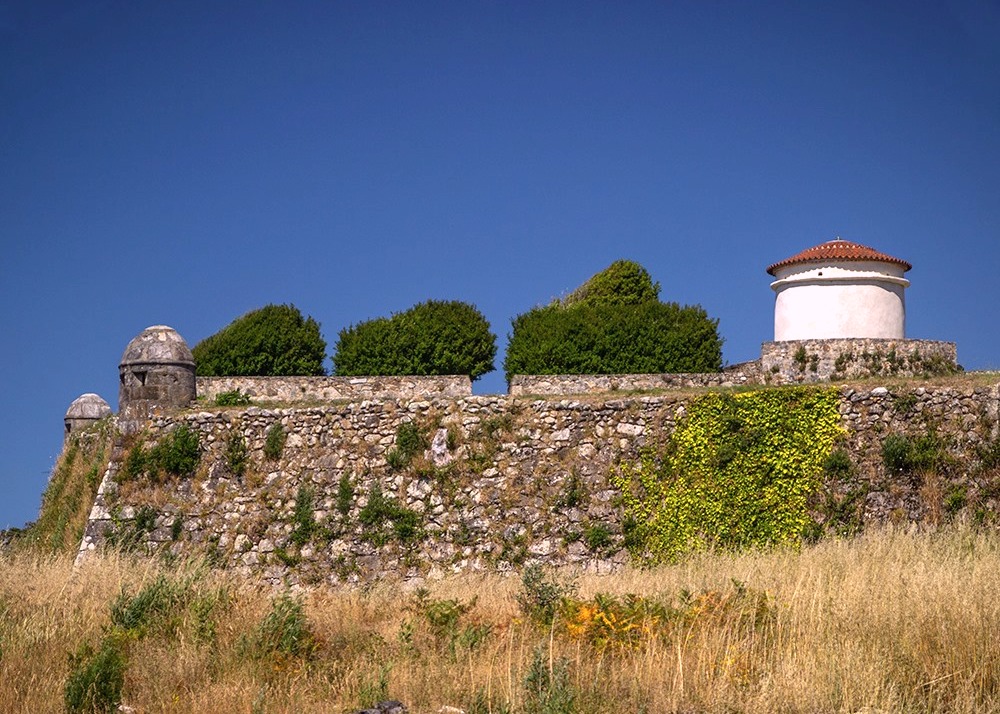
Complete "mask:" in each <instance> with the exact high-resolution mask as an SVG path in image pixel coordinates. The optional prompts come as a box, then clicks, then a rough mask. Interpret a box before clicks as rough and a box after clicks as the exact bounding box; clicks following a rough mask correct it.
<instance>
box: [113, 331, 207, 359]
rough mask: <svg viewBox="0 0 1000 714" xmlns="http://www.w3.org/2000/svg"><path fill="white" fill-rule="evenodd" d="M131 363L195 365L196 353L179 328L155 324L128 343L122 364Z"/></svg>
mask: <svg viewBox="0 0 1000 714" xmlns="http://www.w3.org/2000/svg"><path fill="white" fill-rule="evenodd" d="M129 364H186V365H194V355H192V354H191V350H190V349H189V348H188V346H187V342H185V341H184V338H183V337H181V336H180V335H179V334H178V333H177V330H175V329H174V328H172V327H167V326H166V325H153V326H152V327H147V328H146V329H145V330H143V331H142V332H140V333H139V334H138V335H137V336H136V337H135V338H134V339H133V340H132V341H131V342H129V343H128V347H126V348H125V353H124V354H123V355H122V361H121V365H120V366H122V367H124V366H125V365H129Z"/></svg>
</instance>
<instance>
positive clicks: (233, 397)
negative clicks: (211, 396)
mask: <svg viewBox="0 0 1000 714" xmlns="http://www.w3.org/2000/svg"><path fill="white" fill-rule="evenodd" d="M249 404H250V395H249V394H244V393H243V392H241V391H240V390H239V389H231V390H229V391H228V392H220V393H219V394H216V395H215V406H217V407H245V406H249Z"/></svg>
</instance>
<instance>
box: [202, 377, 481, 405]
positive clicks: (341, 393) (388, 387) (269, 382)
mask: <svg viewBox="0 0 1000 714" xmlns="http://www.w3.org/2000/svg"><path fill="white" fill-rule="evenodd" d="M197 390H198V398H199V399H202V400H205V401H209V402H212V401H214V400H215V397H216V396H218V395H219V394H222V393H223V392H232V391H235V390H239V391H240V392H242V393H243V394H246V395H247V396H249V397H250V398H251V399H253V400H255V401H263V402H277V403H281V404H296V403H321V402H335V401H356V402H360V401H365V400H376V401H378V400H385V399H404V400H405V399H430V398H442V397H448V398H452V399H456V398H459V397H465V396H469V395H471V394H472V381H471V380H470V379H469V377H468V376H467V375H447V376H433V377H420V376H409V377H198V380H197Z"/></svg>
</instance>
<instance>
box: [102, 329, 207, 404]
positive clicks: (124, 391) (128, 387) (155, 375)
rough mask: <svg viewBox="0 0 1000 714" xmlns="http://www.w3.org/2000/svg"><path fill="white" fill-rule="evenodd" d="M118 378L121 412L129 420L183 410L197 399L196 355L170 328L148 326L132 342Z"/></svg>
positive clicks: (126, 351) (127, 348)
mask: <svg viewBox="0 0 1000 714" xmlns="http://www.w3.org/2000/svg"><path fill="white" fill-rule="evenodd" d="M118 375H119V379H120V382H121V383H120V385H119V390H118V410H119V413H120V414H121V415H123V416H124V417H126V418H137V419H141V418H144V417H147V416H149V415H151V414H153V413H156V412H159V411H162V410H164V409H167V410H169V409H181V408H184V407H187V406H189V405H190V404H191V402H193V401H194V399H195V373H194V356H193V355H192V354H191V350H190V349H189V348H188V346H187V343H186V342H185V341H184V338H183V337H181V336H180V335H179V334H178V333H177V331H176V330H174V329H173V328H171V327H167V326H166V325H153V326H152V327H147V328H146V329H145V330H143V331H142V332H141V333H139V335H138V336H137V337H136V338H135V339H133V340H132V341H131V342H129V343H128V347H126V348H125V353H124V354H123V355H122V361H121V364H119V365H118Z"/></svg>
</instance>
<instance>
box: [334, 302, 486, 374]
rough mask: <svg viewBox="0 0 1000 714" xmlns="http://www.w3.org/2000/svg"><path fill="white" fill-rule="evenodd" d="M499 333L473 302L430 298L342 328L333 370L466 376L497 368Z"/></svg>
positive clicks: (351, 372)
mask: <svg viewBox="0 0 1000 714" xmlns="http://www.w3.org/2000/svg"><path fill="white" fill-rule="evenodd" d="M496 352H497V347H496V336H495V335H494V334H493V333H492V332H490V325H489V322H487V321H486V318H485V317H483V315H482V313H480V312H479V310H477V309H476V308H475V306H473V305H469V304H468V303H464V302H459V301H442V300H428V301H427V302H423V303H420V304H418V305H414V306H413V307H411V308H410V309H409V310H406V311H405V312H400V313H396V314H394V315H393V316H392V317H388V318H386V317H380V318H376V319H374V320H368V321H367V322H361V323H358V324H357V325H352V326H350V327H347V328H344V329H343V330H341V331H340V335H339V338H338V340H337V345H336V351H335V353H334V355H333V368H334V374H337V375H338V376H363V375H410V374H412V375H440V374H467V375H469V377H471V378H472V379H478V378H479V377H481V376H482V375H484V374H486V373H487V372H491V371H493V369H494V367H493V359H494V357H496Z"/></svg>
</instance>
